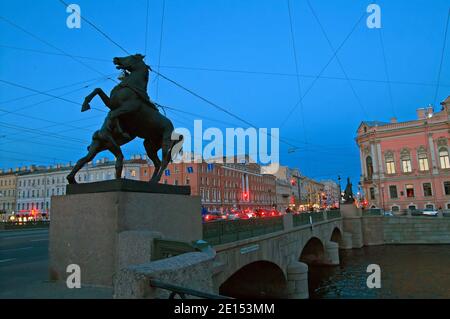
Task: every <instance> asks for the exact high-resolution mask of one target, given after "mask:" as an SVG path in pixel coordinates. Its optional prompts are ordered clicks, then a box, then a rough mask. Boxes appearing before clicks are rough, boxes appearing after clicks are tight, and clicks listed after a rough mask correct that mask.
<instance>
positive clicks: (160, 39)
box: [156, 0, 166, 99]
mask: <svg viewBox="0 0 450 319" xmlns="http://www.w3.org/2000/svg"><path fill="white" fill-rule="evenodd" d="M165 12H166V0H163V7H162V14H161V26H160V33H159V52H158V72H157V74H158V73H159V71H160V69H159V67H160V65H161V53H162V45H163V34H164V16H165ZM158 96H159V77H158V78H157V81H156V99H158Z"/></svg>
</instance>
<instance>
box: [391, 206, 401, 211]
mask: <svg viewBox="0 0 450 319" xmlns="http://www.w3.org/2000/svg"><path fill="white" fill-rule="evenodd" d="M391 210H392V211H393V212H398V211H400V207H398V206H392V208H391Z"/></svg>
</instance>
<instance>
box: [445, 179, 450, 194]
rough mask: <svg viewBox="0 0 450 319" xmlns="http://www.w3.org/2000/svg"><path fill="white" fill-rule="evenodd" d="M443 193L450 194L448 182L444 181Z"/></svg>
mask: <svg viewBox="0 0 450 319" xmlns="http://www.w3.org/2000/svg"><path fill="white" fill-rule="evenodd" d="M444 192H445V195H450V182H444Z"/></svg>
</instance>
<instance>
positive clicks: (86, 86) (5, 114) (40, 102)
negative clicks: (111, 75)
mask: <svg viewBox="0 0 450 319" xmlns="http://www.w3.org/2000/svg"><path fill="white" fill-rule="evenodd" d="M105 80H106V79H105V78H102V79H100V80H97V81H96V82H93V83H91V84H88V85H84V86H82V87H80V88H76V89H73V90H70V91H68V92H65V93H63V94H61V95H58V98H59V97H63V96H66V95H70V94H73V93H75V92H78V91H81V90H84V89H86V88H89V87H90V86H92V85H94V84H98V83H100V82H102V81H105ZM49 91H54V90H49ZM49 91H45V93H47V92H49ZM34 95H41V93H36V94H33V96H34ZM55 99H56V96H55V97H50V98H48V99H45V100H42V101H39V102H35V103H32V104H28V105H25V106H21V107H19V108H15V109H14V110H10V111H9V112H4V114H0V118H1V117H4V116H7V115H11V114H13V115H14V114H15V113H17V112H18V111H23V110H25V109H29V108H31V107H35V106H37V105H40V104H44V103H47V102H50V101H53V100H55ZM16 100H17V99H16ZM2 104H7V102H2V103H0V105H2Z"/></svg>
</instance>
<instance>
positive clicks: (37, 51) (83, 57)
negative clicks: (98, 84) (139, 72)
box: [0, 44, 111, 63]
mask: <svg viewBox="0 0 450 319" xmlns="http://www.w3.org/2000/svg"><path fill="white" fill-rule="evenodd" d="M0 47H1V48H7V49H13V50H18V51H24V52H33V53H39V54H46V55H56V56H63V57H66V56H67V55H66V54H63V53H56V52H49V51H44V50H37V49H29V48H20V47H16V46H12V45H4V44H0ZM72 56H73V57H75V58H77V59H85V60H92V61H97V62H108V63H111V60H110V59H102V58H95V57H89V56H84V55H72Z"/></svg>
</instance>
